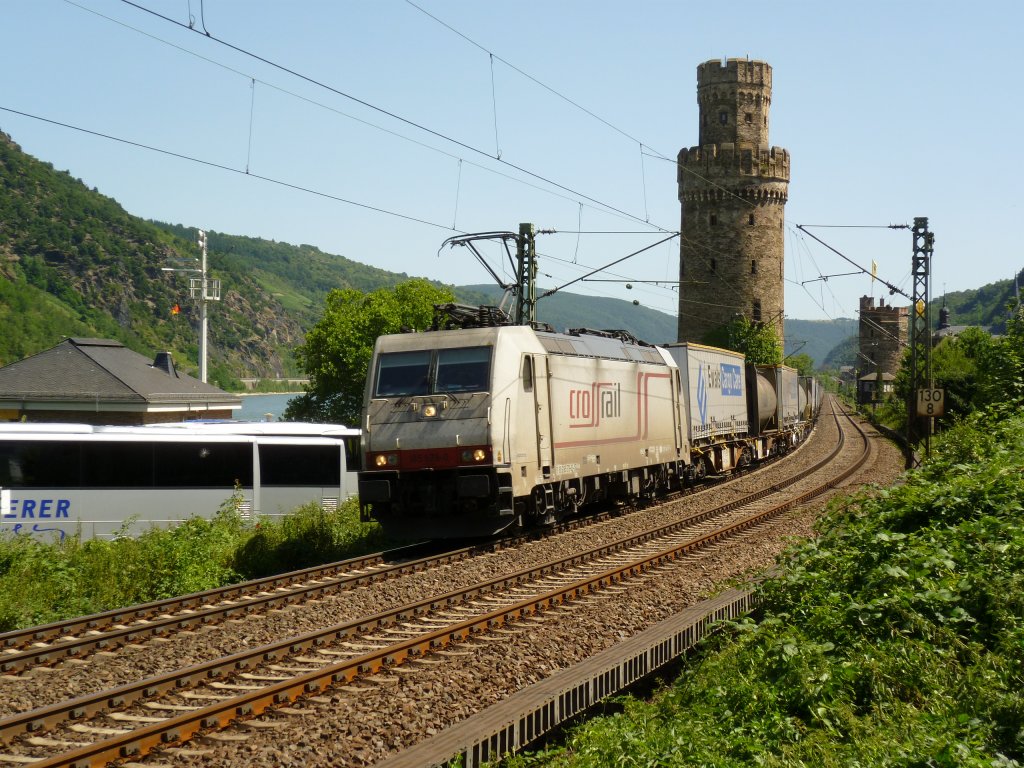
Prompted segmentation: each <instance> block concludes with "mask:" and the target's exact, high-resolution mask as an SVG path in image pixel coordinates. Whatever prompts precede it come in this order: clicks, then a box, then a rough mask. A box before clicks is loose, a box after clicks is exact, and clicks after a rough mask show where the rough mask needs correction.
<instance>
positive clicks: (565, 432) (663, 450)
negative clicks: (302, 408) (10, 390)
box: [359, 325, 690, 538]
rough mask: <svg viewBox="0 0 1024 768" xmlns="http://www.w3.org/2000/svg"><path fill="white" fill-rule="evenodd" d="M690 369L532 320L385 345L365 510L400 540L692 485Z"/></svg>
mask: <svg viewBox="0 0 1024 768" xmlns="http://www.w3.org/2000/svg"><path fill="white" fill-rule="evenodd" d="M682 397H683V395H682V391H681V387H680V379H679V368H678V366H677V364H676V363H675V361H674V360H673V359H672V357H671V356H670V355H669V354H668V353H667V352H666V351H665V350H663V349H661V348H659V347H655V346H651V345H647V344H644V343H643V342H639V341H637V340H636V339H634V338H632V337H631V336H629V335H628V334H626V333H624V332H597V331H587V330H584V329H580V330H576V331H570V332H569V333H564V334H563V333H555V332H554V331H551V330H543V329H541V330H538V329H536V328H534V327H532V326H530V325H499V326H496V327H478V328H460V329H454V330H438V331H426V332H422V333H408V334H399V335H392V336H382V337H380V338H379V339H378V340H377V343H376V347H375V350H374V354H373V362H372V364H371V369H370V371H369V374H368V376H367V385H366V392H365V398H364V411H363V413H364V423H363V424H362V452H363V458H364V463H363V467H364V468H363V471H362V472H361V473H360V475H359V498H360V508H361V511H362V515H363V517H364V519H369V518H370V517H371V516H372V518H373V519H376V520H378V521H380V522H381V523H382V525H384V526H385V527H386V528H387V529H389V530H390V531H391V532H392V533H394V534H396V535H403V534H404V535H407V536H415V537H416V538H421V537H426V538H434V537H453V536H454V537H471V536H485V535H491V534H495V533H498V532H500V531H502V530H505V529H508V528H510V527H513V526H523V525H526V524H529V523H550V522H553V521H555V520H558V519H560V518H562V517H564V516H567V515H569V514H572V513H574V512H576V511H577V510H579V509H580V508H581V507H582V506H584V505H586V504H588V503H591V502H595V501H600V500H607V499H623V500H636V499H640V498H643V497H650V496H653V495H655V494H656V493H658V492H660V491H662V490H667V489H669V488H674V487H679V486H680V485H681V484H682V482H683V479H684V477H685V476H686V474H687V473H688V466H689V463H690V445H689V440H688V435H689V425H688V424H687V423H686V422H687V412H686V409H685V408H683V407H681V398H682Z"/></svg>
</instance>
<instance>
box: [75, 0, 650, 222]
mask: <svg viewBox="0 0 1024 768" xmlns="http://www.w3.org/2000/svg"><path fill="white" fill-rule="evenodd" d="M63 2H64V3H66V4H67V5H70V6H72V7H75V8H78V9H79V10H82V11H85V12H86V13H91V14H93V15H94V16H97V17H99V18H101V19H104V20H106V21H109V22H111V23H112V24H116V25H118V26H120V27H123V28H125V29H128V30H130V31H132V32H135V33H137V34H140V35H142V36H143V37H147V38H149V39H151V40H153V41H155V42H158V43H161V44H163V45H166V46H168V47H170V48H173V49H175V50H177V51H180V52H181V53H185V54H187V55H189V56H192V57H194V58H196V59H199V60H200V61H204V62H206V63H208V64H211V65H213V66H215V67H219V68H221V69H223V70H225V71H227V72H231V73H232V74H235V75H238V76H240V77H242V78H244V79H246V80H250V81H252V82H255V83H257V84H259V85H262V86H264V87H266V88H271V89H273V90H275V91H277V92H278V93H282V94H285V95H287V96H290V97H292V98H295V99H298V100H300V101H303V102H305V103H307V104H311V105H313V106H316V107H319V108H321V109H324V110H326V111H328V112H332V113H334V114H336V115H339V116H341V117H344V118H346V119H348V120H351V121H353V122H356V123H359V124H361V125H365V126H367V127H368V128H372V129H374V130H377V131H380V132H381V133H385V134H388V135H389V136H394V137H395V138H397V139H400V140H402V141H405V142H408V143H410V144H413V145H415V146H418V147H421V148H422V149H425V150H428V151H430V152H435V153H437V154H439V155H443V156H445V157H449V158H451V159H452V160H455V161H457V162H459V163H464V164H466V165H469V166H472V167H474V168H478V169H479V170H481V171H484V172H485V173H489V174H493V175H495V176H499V177H501V178H503V179H507V180H508V181H511V182H513V183H516V184H520V185H522V186H525V187H529V188H530V189H534V190H536V191H538V192H542V193H544V194H548V195H551V196H553V197H557V198H559V199H562V200H566V201H569V202H572V203H577V204H579V205H581V206H585V207H587V208H592V209H594V210H601V211H602V212H603V213H605V214H606V215H609V216H613V217H615V218H629V219H630V220H636V221H639V219H636V218H635V217H623V216H621V215H620V214H617V213H615V212H612V211H607V210H605V209H604V208H599V207H595V206H593V205H590V204H588V203H586V202H583V201H580V200H579V199H578V198H576V197H571V196H569V195H566V194H562V193H560V192H558V191H556V190H553V189H550V188H548V187H542V186H540V185H539V184H535V183H532V182H530V181H527V180H526V179H523V178H521V177H518V176H513V175H511V174H509V173H504V172H502V171H500V170H498V169H496V168H491V167H489V166H486V165H483V164H481V163H476V162H473V161H472V160H468V159H466V158H464V157H462V156H460V155H457V154H453V153H451V152H447V151H445V150H443V149H441V148H440V147H436V146H433V145H431V144H427V143H425V142H423V141H419V140H417V139H414V138H412V137H410V136H406V135H404V134H401V133H398V132H397V131H394V130H391V129H390V128H385V127H384V126H382V125H379V124H377V123H373V122H370V121H369V120H365V119H363V118H361V117H357V116H355V115H353V114H351V113H348V112H345V111H343V110H340V109H338V108H337V107H333V106H331V105H329V104H325V103H323V102H322V101H317V100H316V99H313V98H310V97H309V96H304V95H302V94H300V93H296V92H295V91H291V90H289V89H287V88H283V87H281V86H279V85H275V84H274V83H271V82H268V81H266V80H262V79H260V78H257V77H255V76H254V75H252V74H251V73H247V72H243V71H241V70H238V69H235V68H234V67H231V66H229V65H227V64H224V63H222V62H219V61H217V60H215V59H211V58H210V57H208V56H203V55H202V54H200V53H197V52H195V51H192V50H189V49H188V48H185V47H183V46H181V45H178V44H176V43H172V42H170V41H168V40H165V39H164V38H162V37H158V36H157V35H154V34H152V33H150V32H146V31H144V30H141V29H139V28H138V27H134V26H132V25H131V24H127V23H125V22H123V21H121V20H120V19H115V18H113V17H111V16H107V15H106V14H103V13H100V12H99V11H96V10H94V9H92V8H88V7H86V6H83V5H81V4H80V3H77V2H75V0H63ZM644 223H645V224H646V223H647V222H644Z"/></svg>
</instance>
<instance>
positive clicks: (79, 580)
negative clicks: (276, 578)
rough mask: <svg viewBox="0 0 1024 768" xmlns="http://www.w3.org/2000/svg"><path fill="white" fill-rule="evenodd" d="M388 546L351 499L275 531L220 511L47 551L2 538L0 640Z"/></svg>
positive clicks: (313, 510) (303, 513)
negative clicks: (0, 634)
mask: <svg viewBox="0 0 1024 768" xmlns="http://www.w3.org/2000/svg"><path fill="white" fill-rule="evenodd" d="M384 546H386V541H385V539H384V536H383V534H382V533H381V532H380V529H379V527H378V526H377V525H375V524H363V523H360V522H359V514H358V505H357V503H356V502H355V500H354V499H350V500H349V501H348V502H346V503H345V504H343V505H342V506H341V508H340V509H339V510H338V511H337V512H326V511H324V510H323V509H322V508H321V507H320V506H319V505H316V504H312V505H307V506H304V507H301V508H300V509H298V510H296V512H295V513H294V514H292V515H289V516H288V517H284V518H280V519H277V520H274V521H272V522H271V521H267V520H261V521H259V522H245V521H243V520H242V519H241V518H240V517H239V515H238V513H237V505H236V504H235V503H233V502H231V501H229V502H228V503H226V504H225V505H224V506H223V507H222V508H221V510H220V511H219V512H218V514H217V515H216V516H215V517H214V518H213V519H203V518H198V517H197V518H192V519H191V520H189V521H187V522H185V523H183V524H182V525H179V526H177V527H175V528H171V529H156V528H154V529H152V530H149V531H147V532H146V533H144V534H142V535H141V536H138V537H136V538H123V539H117V540H114V541H106V540H99V539H91V540H85V541H83V540H81V539H80V538H78V537H73V536H69V537H68V538H67V539H65V540H64V541H63V542H62V543H59V544H57V543H54V544H50V543H43V542H40V541H38V540H36V539H33V538H31V537H28V536H18V535H8V536H4V537H0V631H7V630H11V629H16V628H19V627H25V626H32V625H36V624H44V623H48V622H51V621H57V620H59V619H62V618H69V617H72V616H81V615H84V614H89V613H97V612H99V611H104V610H108V609H112V608H119V607H123V606H126V605H134V604H136V603H143V602H148V601H150V600H159V599H161V598H166V597H173V596H175V595H182V594H187V593H189V592H198V591H202V590H205V589H212V588H214V587H218V586H223V585H225V584H230V583H233V582H237V581H242V580H245V579H251V578H256V577H259V576H265V575H270V574H273V573H282V572H285V571H290V570H296V569H299V568H305V567H307V566H311V565H317V564H320V563H327V562H331V561H333V560H340V559H344V558H346V557H354V556H356V555H358V554H364V553H367V552H372V551H376V550H379V549H381V548H383V547H384Z"/></svg>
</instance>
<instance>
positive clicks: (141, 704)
mask: <svg viewBox="0 0 1024 768" xmlns="http://www.w3.org/2000/svg"><path fill="white" fill-rule="evenodd" d="M835 418H836V419H837V420H838V418H839V417H838V415H835ZM840 434H842V431H841V430H840ZM865 445H866V441H865ZM843 450H844V446H843V443H842V442H840V444H839V445H838V446H837V448H836V450H835V451H834V452H833V453H832V454H831V455H830V456H828V457H826V458H825V459H823V460H822V461H820V462H818V463H817V464H816V465H814V466H812V467H810V468H808V469H807V470H805V471H803V472H801V473H799V474H798V475H797V476H794V477H792V478H790V479H789V480H788V481H786V482H779V483H775V484H773V485H772V487H770V488H768V489H763V490H761V491H758V492H757V493H754V494H748V495H747V496H745V497H743V498H742V499H738V500H735V501H732V502H730V503H728V504H725V505H721V506H719V507H716V508H714V509H711V510H707V511H704V512H701V513H698V514H693V515H686V516H684V517H683V518H682V519H678V520H676V521H674V522H673V523H671V524H669V525H663V526H658V527H656V528H652V529H651V530H647V531H644V532H643V533H642V534H638V535H634V536H628V537H625V538H623V539H621V540H619V541H615V542H613V543H611V544H603V545H601V546H598V547H595V548H593V549H591V550H589V551H587V552H582V553H574V554H572V555H571V556H569V557H564V558H560V559H558V560H553V561H549V562H545V563H542V564H540V565H537V566H532V567H529V568H525V569H522V570H520V571H518V572H515V573H511V574H504V575H501V576H499V577H498V578H495V579H490V580H488V581H484V582H480V583H476V584H473V585H471V586H468V587H463V588H459V589H455V590H451V591H449V592H446V593H442V594H434V595H431V596H430V597H428V598H426V599H422V600H419V601H417V602H414V603H407V604H403V605H400V606H398V607H396V608H392V609H388V610H384V611H381V612H379V613H376V614H373V615H365V616H362V617H360V618H358V619H357V620H354V621H348V622H344V623H341V624H337V625H334V626H330V627H327V628H325V629H322V630H318V631H316V632H311V633H307V634H305V635H301V636H296V637H291V638H288V639H287V640H284V641H282V642H279V643H275V644H270V645H262V646H259V647H256V648H253V649H251V650H246V651H243V652H239V653H235V654H231V655H229V656H227V657H224V658H219V659H215V660H212V661H208V662H203V663H200V664H194V665H192V666H190V667H187V668H184V669H180V670H176V671H175V672H173V673H168V674H166V675H160V676H153V677H148V678H146V679H143V680H141V681H139V682H137V683H133V684H129V685H122V686H119V687H117V688H116V689H113V690H106V691H101V692H98V693H95V694H89V695H85V696H81V697H78V698H76V699H71V700H68V701H63V702H59V703H55V704H52V705H49V706H45V707H39V708H36V709H33V710H30V711H27V712H24V713H21V714H18V715H14V716H11V717H8V718H5V719H3V720H2V721H0V742H3V743H4V744H5V745H6V749H5V753H4V754H3V755H0V759H2V758H10V759H11V760H9V761H15V762H16V761H18V760H32V761H38V762H36V764H37V765H40V766H50V765H54V766H56V765H73V766H85V765H102V764H104V763H106V762H107V761H110V760H116V759H134V758H137V757H138V756H140V755H143V754H146V753H148V752H150V751H152V750H155V749H167V748H172V749H175V748H178V749H180V746H179V745H181V744H182V743H183V742H185V741H188V740H189V739H191V738H192V737H194V736H195V735H196V734H199V733H205V732H207V731H210V730H211V729H212V730H216V729H220V728H223V727H225V726H226V725H228V724H229V723H230V722H232V721H234V720H238V719H243V720H246V719H250V720H251V719H252V718H255V717H256V716H257V715H259V714H261V713H262V712H264V711H267V710H272V711H276V712H282V713H283V714H285V715H287V714H289V712H290V711H291V708H290V706H289V704H291V703H292V702H295V701H296V700H300V699H310V698H312V699H313V700H315V699H316V698H317V697H318V696H320V695H321V692H322V691H325V690H328V689H331V688H332V687H335V686H337V685H339V684H344V683H350V684H352V683H354V684H355V685H360V684H361V681H369V683H365V682H364V683H362V684H369V685H371V686H372V685H373V684H374V677H375V676H377V675H379V673H381V672H382V671H383V670H385V669H387V670H392V669H394V670H399V669H402V668H403V667H402V666H400V665H402V664H403V663H404V662H413V663H415V664H418V665H423V664H433V663H443V661H444V659H445V656H446V655H453V654H454V655H461V654H465V653H468V652H469V651H466V650H463V646H465V645H466V644H467V643H469V644H473V643H480V642H502V641H507V640H508V636H507V635H505V633H506V632H516V631H518V630H519V628H520V627H522V626H523V625H524V624H527V623H528V622H531V621H543V620H545V619H544V616H545V615H550V614H551V611H552V609H555V610H557V609H559V608H560V607H562V606H567V605H569V604H571V603H572V602H574V601H577V600H579V599H581V598H584V597H586V596H588V595H594V594H597V593H601V592H604V593H614V592H615V591H616V590H622V589H623V586H622V585H623V584H624V583H625V582H626V581H628V580H630V579H634V578H636V577H637V576H638V575H639V574H642V573H646V572H650V571H651V569H653V568H657V567H659V566H661V565H663V564H665V563H668V562H671V561H673V560H677V559H679V558H682V557H686V556H687V555H688V554H691V553H693V552H695V551H699V550H701V549H703V548H707V547H709V546H713V545H714V544H715V543H717V542H720V541H722V540H723V539H724V538H726V537H728V536H735V535H736V534H737V533H738V532H740V531H744V530H749V529H750V528H751V527H753V526H756V525H757V524H758V523H759V522H761V521H763V520H765V519H767V518H768V517H770V516H772V515H775V514H778V513H779V512H780V511H781V510H783V509H786V508H789V507H791V506H792V505H793V504H796V503H799V500H801V499H804V498H808V497H810V496H813V495H815V494H818V493H820V492H821V491H822V489H823V488H826V487H829V486H831V485H834V484H835V483H836V482H840V481H841V478H839V477H830V478H829V479H828V480H827V481H820V480H819V481H814V482H811V481H810V480H808V479H807V478H809V477H810V476H812V475H814V474H815V473H819V472H821V471H823V470H826V469H828V468H831V467H834V466H835V465H836V464H839V463H842V464H852V462H851V461H848V460H843V461H842V462H840V461H839V457H840V454H841V453H842V452H843ZM862 453H864V456H865V457H866V452H864V451H862ZM860 460H861V461H863V459H860ZM852 471H854V470H853V469H852V468H851V469H850V470H849V472H852ZM847 474H848V473H847ZM800 484H803V485H807V486H808V487H807V488H806V489H804V488H801V490H800V491H799V493H796V494H795V496H796V498H795V499H794V498H790V499H787V500H785V501H783V502H777V501H772V500H770V499H769V497H770V496H773V495H778V494H780V493H783V489H784V488H793V487H794V486H797V485H800ZM794 493H795V492H793V493H791V494H790V495H791V496H793V495H794ZM485 638H490V640H487V639H485ZM254 722H262V721H260V720H255V721H254Z"/></svg>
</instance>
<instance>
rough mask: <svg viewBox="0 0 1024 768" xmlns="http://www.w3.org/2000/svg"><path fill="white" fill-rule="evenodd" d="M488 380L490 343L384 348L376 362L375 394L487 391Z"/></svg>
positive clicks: (384, 395)
mask: <svg viewBox="0 0 1024 768" xmlns="http://www.w3.org/2000/svg"><path fill="white" fill-rule="evenodd" d="M490 381H491V348H490V347H455V348H452V349H439V350H436V351H435V350H430V349H424V350H417V351H415V352H387V353H384V354H382V355H381V356H380V358H379V360H378V362H377V384H376V387H375V388H374V397H411V396H415V395H430V394H440V393H455V392H486V391H487V390H488V389H489V387H490Z"/></svg>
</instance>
